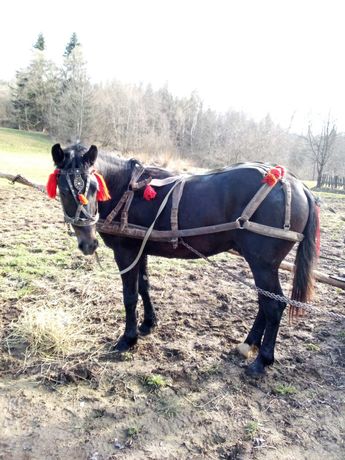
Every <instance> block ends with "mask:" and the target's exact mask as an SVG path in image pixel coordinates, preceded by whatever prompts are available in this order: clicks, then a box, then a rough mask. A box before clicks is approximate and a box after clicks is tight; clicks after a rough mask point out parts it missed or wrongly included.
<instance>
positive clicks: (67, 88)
mask: <svg viewBox="0 0 345 460" xmlns="http://www.w3.org/2000/svg"><path fill="white" fill-rule="evenodd" d="M73 44H74V46H73ZM91 101H92V86H91V83H90V80H89V77H88V75H87V70H86V62H85V60H84V58H83V53H82V48H81V45H80V43H78V41H77V36H76V34H73V35H72V37H71V40H70V43H69V44H68V45H67V47H66V51H65V59H64V63H63V67H62V69H61V77H60V95H59V102H58V105H57V106H56V108H55V111H56V118H55V123H54V130H53V134H54V135H55V136H57V137H58V138H59V139H61V140H62V141H67V142H76V141H78V140H83V139H85V135H84V133H88V130H89V122H90V117H91Z"/></svg>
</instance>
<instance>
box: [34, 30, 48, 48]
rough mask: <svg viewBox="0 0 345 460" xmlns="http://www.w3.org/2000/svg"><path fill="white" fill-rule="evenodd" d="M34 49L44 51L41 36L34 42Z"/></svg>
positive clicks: (42, 37)
mask: <svg viewBox="0 0 345 460" xmlns="http://www.w3.org/2000/svg"><path fill="white" fill-rule="evenodd" d="M33 47H34V48H35V49H37V50H40V51H44V48H45V40H44V36H43V34H39V35H38V37H37V40H36V43H35V44H34V46H33Z"/></svg>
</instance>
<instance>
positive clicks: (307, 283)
mask: <svg viewBox="0 0 345 460" xmlns="http://www.w3.org/2000/svg"><path fill="white" fill-rule="evenodd" d="M305 193H306V196H307V199H308V205H309V216H308V221H307V224H306V226H305V228H304V230H303V235H304V239H303V240H302V242H301V243H300V244H299V246H298V249H297V255H296V260H295V275H294V280H293V286H292V294H291V298H292V299H293V300H297V301H299V302H308V301H309V300H310V299H311V298H312V295H313V291H314V279H313V266H314V263H315V261H316V259H317V257H318V255H319V251H320V221H319V210H320V208H319V204H318V203H317V202H316V200H315V198H314V196H313V195H312V194H311V192H310V191H309V190H308V189H305ZM300 312H301V309H300V308H299V307H293V306H290V311H289V316H290V319H292V318H293V317H295V316H298V315H299V313H300Z"/></svg>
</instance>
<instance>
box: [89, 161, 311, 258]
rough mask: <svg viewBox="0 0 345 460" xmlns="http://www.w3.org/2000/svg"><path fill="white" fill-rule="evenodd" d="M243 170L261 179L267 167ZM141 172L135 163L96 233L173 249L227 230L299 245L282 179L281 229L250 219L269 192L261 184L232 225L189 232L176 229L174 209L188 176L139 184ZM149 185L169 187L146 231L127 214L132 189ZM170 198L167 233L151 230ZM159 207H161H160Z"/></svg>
mask: <svg viewBox="0 0 345 460" xmlns="http://www.w3.org/2000/svg"><path fill="white" fill-rule="evenodd" d="M245 167H246V168H248V167H252V168H255V169H257V170H260V171H261V173H262V175H263V177H264V175H265V173H266V172H267V170H268V168H266V169H265V167H264V165H260V167H258V165H254V164H253V165H248V164H246V165H245ZM144 171H145V169H144V167H143V166H142V165H140V164H137V165H136V167H135V168H134V170H133V173H132V177H131V180H130V182H129V188H128V190H127V191H126V192H125V193H124V194H123V196H122V197H121V199H120V200H119V201H118V203H117V204H116V206H115V208H114V209H113V210H112V211H111V212H110V213H109V215H108V216H107V217H106V219H100V220H99V222H98V223H97V230H98V231H99V232H100V233H107V234H110V235H116V236H125V237H130V238H137V239H142V240H146V241H147V240H148V239H150V240H152V241H164V242H170V243H172V245H173V247H174V249H176V248H177V246H178V240H179V238H183V237H191V236H199V235H207V234H213V233H220V232H225V231H228V230H248V231H251V232H254V233H258V234H261V235H265V236H269V237H272V238H280V239H284V240H289V241H294V242H300V241H302V240H303V238H304V235H303V234H302V233H298V232H295V231H292V230H290V219H291V185H290V183H289V182H288V181H286V180H285V179H284V178H281V179H280V181H281V182H282V186H283V191H284V195H285V217H284V226H283V228H276V227H270V226H268V225H264V224H260V223H257V222H253V221H251V220H250V218H251V217H252V216H253V214H254V213H255V211H256V210H257V209H258V207H259V206H260V204H261V203H262V202H263V200H264V199H265V198H266V197H267V195H268V194H269V193H270V192H271V190H272V188H273V187H272V186H270V185H269V184H267V183H263V184H262V185H261V187H260V188H259V190H258V191H257V192H256V194H255V195H254V197H253V198H252V199H251V200H250V202H249V203H248V204H247V206H246V207H245V208H244V210H243V212H242V214H241V215H240V216H239V217H238V218H237V219H236V220H235V221H232V222H226V223H223V224H216V225H210V226H206V227H197V228H190V229H179V226H178V210H179V203H180V200H181V197H182V194H183V189H184V186H185V183H186V181H187V180H188V178H190V177H191V176H187V175H181V176H172V177H167V178H165V179H152V178H151V177H149V178H147V179H144V180H142V181H139V182H138V180H139V179H140V177H141V176H142V174H143V173H144ZM223 171H224V170H217V171H214V172H211V173H208V174H217V173H220V172H223ZM147 184H150V185H152V186H154V187H164V186H167V185H172V187H171V188H170V189H169V191H168V192H167V195H166V196H165V198H164V200H163V202H162V204H161V206H160V208H159V211H158V213H157V215H156V217H155V220H154V222H153V224H151V226H150V227H149V228H147V227H142V226H140V225H135V224H132V223H128V212H129V209H130V206H131V203H132V200H133V196H134V193H135V191H136V190H139V189H141V188H143V187H145V186H146V185H147ZM170 195H172V205H171V215H170V226H171V229H170V230H154V224H155V223H156V221H157V219H158V217H159V215H160V214H161V212H162V211H163V209H164V208H165V206H166V204H167V202H168V198H169V197H170ZM162 205H163V207H162ZM121 209H122V212H121V217H120V221H114V219H115V217H116V216H117V215H118V214H119V213H120V211H121Z"/></svg>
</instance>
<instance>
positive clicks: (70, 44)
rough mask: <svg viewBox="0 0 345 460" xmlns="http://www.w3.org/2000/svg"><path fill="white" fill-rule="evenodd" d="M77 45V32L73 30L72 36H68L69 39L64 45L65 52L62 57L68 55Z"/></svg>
mask: <svg viewBox="0 0 345 460" xmlns="http://www.w3.org/2000/svg"><path fill="white" fill-rule="evenodd" d="M78 46H80V43H79V42H78V38H77V34H76V33H75V32H73V34H72V36H71V38H70V41H69V42H68V43H67V45H66V48H65V52H64V54H63V55H64V57H68V56H70V54H71V53H72V51H73V50H74V49H75V48H76V47H78Z"/></svg>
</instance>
